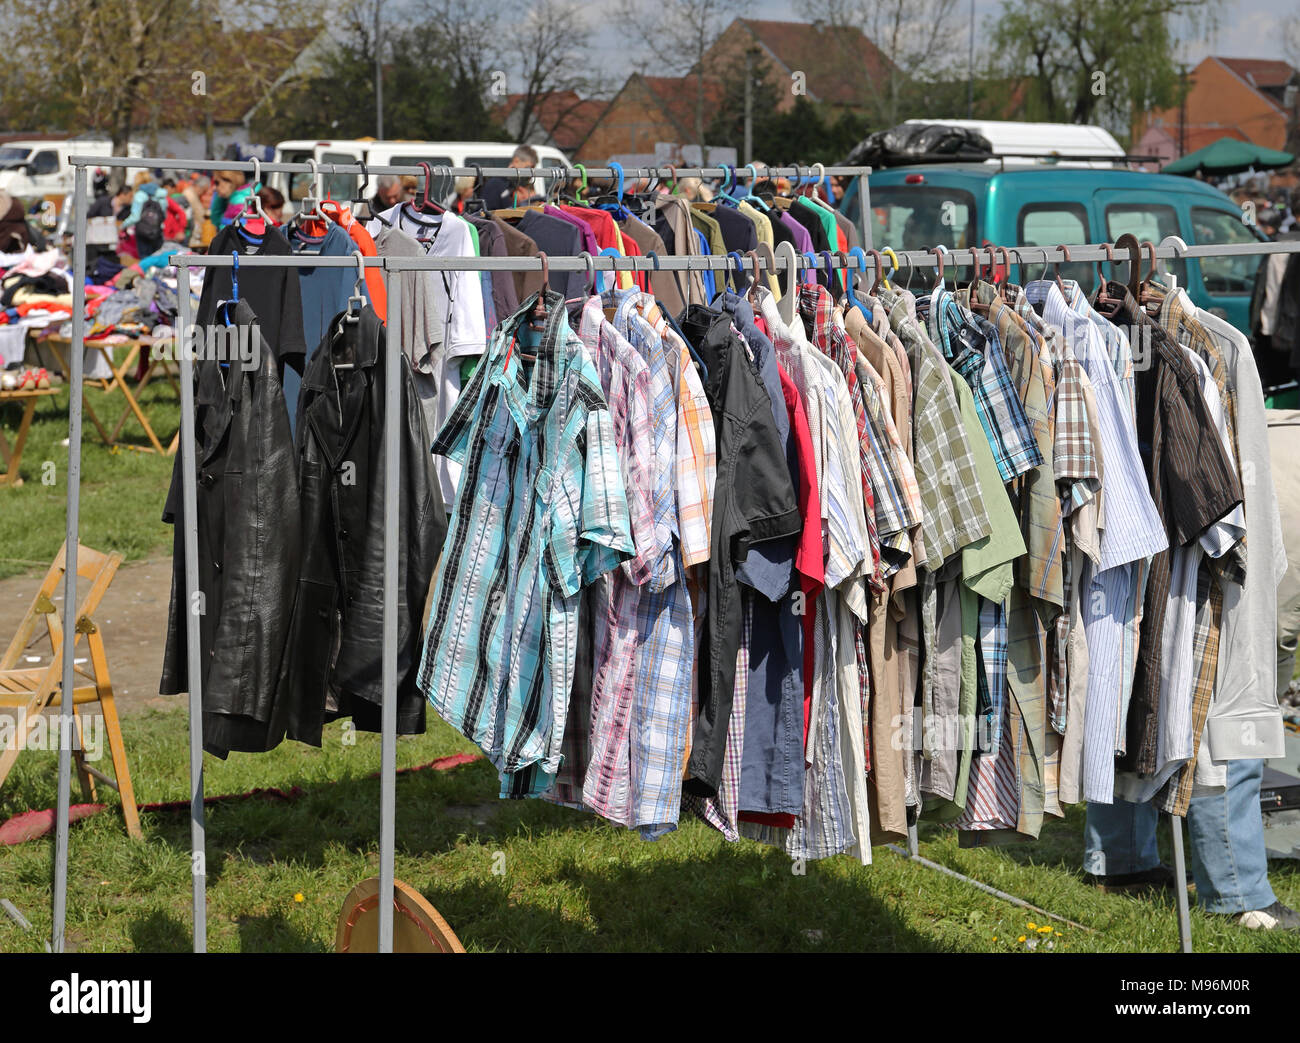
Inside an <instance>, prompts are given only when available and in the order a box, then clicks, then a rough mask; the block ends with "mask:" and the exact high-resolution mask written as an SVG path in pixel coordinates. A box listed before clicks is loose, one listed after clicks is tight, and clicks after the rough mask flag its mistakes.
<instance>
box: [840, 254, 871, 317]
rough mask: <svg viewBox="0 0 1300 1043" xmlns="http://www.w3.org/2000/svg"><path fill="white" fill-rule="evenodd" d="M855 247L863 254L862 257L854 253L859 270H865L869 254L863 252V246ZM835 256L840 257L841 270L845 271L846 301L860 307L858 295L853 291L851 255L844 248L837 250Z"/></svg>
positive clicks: (850, 304) (850, 305)
mask: <svg viewBox="0 0 1300 1043" xmlns="http://www.w3.org/2000/svg"><path fill="white" fill-rule="evenodd" d="M854 249H855V250H858V251H859V253H860V254H861V257H860V258H859V256H858V254H854V255H853V256H854V259H855V260H857V261H858V265H859V270H860V271H863V272H865V271H866V269H867V255H866V254H865V253H861V247H856V246H855V247H854ZM835 256H836V257H838V258H839V261H840V270H841V271H842V272H843V273H844V298H843V299H844V302H845V303H846V304H847V305H848V306H849V307H850V308H856V307H858V296H857V294H856V293H854V292H853V271H854V269H853V263H852V261H850V260H849V255H848V254H846V253H845V252H844V251H843V250H836V251H835Z"/></svg>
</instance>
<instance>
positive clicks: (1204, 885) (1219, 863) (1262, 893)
mask: <svg viewBox="0 0 1300 1043" xmlns="http://www.w3.org/2000/svg"><path fill="white" fill-rule="evenodd" d="M1263 777H1264V762H1263V761H1259V760H1251V761H1229V762H1228V785H1227V789H1226V790H1225V791H1224V792H1223V793H1221V794H1216V795H1215V796H1210V797H1193V798H1192V801H1191V803H1190V805H1189V806H1188V809H1187V831H1188V833H1189V834H1190V835H1191V860H1192V874H1193V875H1194V877H1195V879H1196V901H1197V902H1198V903H1199V904H1200V905H1201V906H1202V907H1204V908H1205V909H1206V910H1208V911H1209V912H1212V913H1244V912H1248V911H1250V910H1252V909H1266V908H1268V907H1269V906H1270V905H1272V904H1273V903H1274V902H1275V901H1277V898H1276V897H1275V896H1274V894H1273V888H1272V887H1270V886H1269V883H1268V856H1267V854H1266V852H1265V849H1264V816H1263V813H1262V812H1261V811H1260V807H1259V786H1260V780H1261V779H1262V778H1263Z"/></svg>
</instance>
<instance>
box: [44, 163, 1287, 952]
mask: <svg viewBox="0 0 1300 1043" xmlns="http://www.w3.org/2000/svg"><path fill="white" fill-rule="evenodd" d="M174 162H175V161H172V160H168V159H152V158H141V159H131V158H126V157H117V156H113V157H98V156H89V157H87V156H74V157H72V163H73V165H74V167H76V168H77V169H76V175H75V176H76V182H75V185H76V188H75V190H74V196H73V205H74V229H75V234H74V242H73V271H74V281H75V285H74V287H73V294H74V302H75V303H74V312H73V316H72V345H71V356H72V362H71V365H70V370H71V373H70V374H69V376H70V378H71V383H72V387H73V389H77V388H79V386H80V384H81V377H82V371H83V352H84V340H85V309H84V303H85V246H86V243H85V228H86V170H85V168H86V167H87V166H92V165H93V166H109V167H143V166H162V167H167V166H168V165H169V164H171V163H174ZM179 165H180V166H182V167H188V168H190V169H223V168H232V167H233V168H236V169H243V170H250V171H251V170H256V169H258V167H259V164H253V163H227V162H221V161H186V162H183V163H181V164H179ZM260 166H264V168H265V169H267V170H284V171H293V172H298V171H306V172H311V171H312V170H313V168H312V167H311V166H309V165H307V164H264V165H260ZM316 169H317V170H322V169H324V168H323V167H322V166H320V165H317V167H316ZM443 169H444V170H445V169H447V168H443ZM454 169H455V170H456V171H457V176H468V175H469V174H478V173H485V172H484V171H471V170H465V169H462V168H454ZM669 169H670V168H633V169H632V170H630V171H629V170H624V171H623V173H624V175H625V176H627V175H629V174H631V176H634V177H635V176H652V175H657V174H662V173H663V172H665V171H666V170H669ZM786 169H787V168H776V169H772V170H766V169H765V170H764V171H763V174H768V173H771V174H776V175H781V176H784V175H785V171H786ZM791 169H792V171H793V173H792V174H791V175H790V176H809V175H810V174H812V173H815V172H817V171H813V170H811V169H807V170H800V168H791ZM868 170H869V168H861V167H857V168H843V167H826V168H821V169H820V172H821V173H826V174H835V175H841V174H845V175H858V174H863V173H866V172H868ZM336 171H337V172H342V171H355V172H358V173H363V172H364V171H363V170H362V168H361V167H360V166H357V167H346V166H343V167H336V168H335V167H332V168H330V172H336ZM389 171H391V172H395V173H412V172H415V173H421V172H422V170H421V169H420V168H405V167H396V168H383V167H377V168H370V172H373V173H380V172H389ZM643 171H644V172H645V173H643ZM593 172H594V173H595V174H596V176H614V175H615V174H616V172H615V171H613V170H611V169H610V168H596V169H595V170H594V171H591V170H589V171H588V173H589V175H590V174H591V173H593ZM493 173H495V171H493ZM558 173H564V174H566V175H568V174H573V173H576V171H567V170H565V169H564V168H550V169H549V170H541V171H529V172H525V171H521V170H512V169H507V168H503V175H502V176H506V177H514V176H519V177H524V176H538V177H546V176H556V175H557V174H558ZM676 173H677V174H678V176H688V175H694V176H708V177H720V176H723V175H725V174H726V173H728V171H727V170H724V169H722V168H690V169H683V170H678V171H676ZM760 176H762V175H760ZM863 214H864V228H865V230H866V231H867V233H868V236H869V232H870V223H869V220H867V219H868V218H869V213H868V211H867V207H866V205H865V203H864V205H863ZM868 242H869V240H868ZM1030 250H1037V251H1038V252H1039V253H1040V254H1041V255H1042V256H1041V260H1042V262H1043V263H1044V264H1046V263H1050V262H1054V261H1064V260H1067V258H1066V257H1065V256H1064V255H1063V253H1062V252H1061V251H1060V250H1058V249H1044V248H1038V247H1025V248H1011V250H1010V252H1011V253H1012V254H1013V255H1015V256H1016V258H1017V260H1018V261H1020V262H1022V263H1024V262H1025V261H1026V260H1029V259H1028V258H1025V257H1024V252H1027V251H1030ZM947 252H948V253H949V254H950V256H952V257H954V258H955V257H956V256H958V255H959V254H958V253H956V252H952V251H947ZM965 252H966V251H961V252H960V253H965ZM1294 252H1300V242H1287V243H1245V244H1232V245H1227V246H1218V247H1196V246H1192V247H1184V246H1182V245H1181V244H1179V245H1178V246H1173V245H1167V244H1162V245H1161V246H1159V247H1157V249H1156V256H1157V257H1158V258H1162V259H1170V258H1181V257H1203V256H1233V255H1239V254H1271V253H1294ZM985 253H987V251H986V250H982V251H980V254H981V255H983V254H985ZM1070 254H1071V256H1070V258H1069V259H1071V260H1080V261H1082V260H1088V261H1099V260H1104V259H1107V256H1108V254H1107V253H1106V251H1105V248H1104V247H1102V246H1079V247H1072V248H1071V251H1070ZM1149 254H1150V251H1147V255H1148V256H1149ZM897 256H898V264H897V266H896V269H902V268H905V267H913V268H917V267H936V265H937V260H936V257H935V251H933V250H931V251H904V252H902V253H900V254H898V255H897ZM812 260H813V261H815V263H810V261H809V258H804V257H800V258H797V259H796V261H795V267H796V268H798V269H800V270H803V269H808V268H813V267H822V266H823V265H825V266H826V267H828V268H849V269H864V265H862V264H861V263H860V262H859V261H858V260H857V259H856V258H852V257H850V258H846V259H845V260H844V261H841V260H840V258H839V257H837V256H836V255H835V254H828V255H823V256H821V257H819V258H813V259H812ZM465 262H470V263H465ZM173 263H174V265H175V266H176V267H177V269H178V271H179V273H180V276H181V286H180V287H179V290H180V292H179V293H178V304H179V307H178V312H179V314H178V321H179V324H180V327H181V329H180V331H178V335H180V336H183V337H187V338H188V335H187V334H186V333H185V331H186V330H187V329H188V328H189V326H190V322H191V315H190V301H189V295H188V281H189V269H190V267H230V266H232V265H233V261H232V259H231V258H230V257H214V256H207V255H203V256H196V255H188V254H180V255H177V256H176V257H175V258H174V259H173ZM355 263H356V261H355V258H347V257H345V258H332V257H311V258H303V257H277V258H263V257H248V258H244V259H242V260H241V261H240V264H241V265H243V266H247V267H307V266H311V267H336V266H337V267H350V266H353V265H354V264H355ZM364 263H365V264H366V265H367V266H368V267H379V268H382V269H383V270H384V271H385V273H386V275H388V274H392V273H395V272H396V273H400V272H404V271H412V270H443V271H447V270H480V271H481V270H487V271H494V270H506V271H534V270H540V267H541V262H540V261H534V260H533V259H521V258H505V259H503V258H474V259H468V258H367V259H365V262H364ZM945 263H946V262H945ZM733 264H734V265H735V267H737V268H739V269H746V268H747V269H750V270H767V268H768V265H767V263H766V262H765V261H763V260H761V259H760V260H758V261H757V263H755V261H754V259H752V258H743V259H741V260H740V261H739V263H736V261H735V258H715V257H665V258H648V257H633V258H613V257H555V258H552V259H550V266H551V267H552V268H554V269H555V270H557V271H582V270H588V271H610V270H617V271H651V270H656V269H663V270H669V271H681V270H698V269H704V268H709V269H715V270H723V269H729V268H731V267H732V266H733ZM785 267H786V264H785V262H784V259H781V258H778V259H777V262H776V264H775V265H774V266H773V270H779V269H783V268H785ZM896 269H891V270H896ZM388 283H389V294H390V295H393V294H396V295H397V296H396V297H395V298H394V299H395V300H396V301H397V302H398V304H399V306H400V292H401V291H400V280H394V279H389V280H388ZM399 311H400V309H399V308H394V309H393V313H394V317H395V318H396V324H393V318H390V330H397V331H398V335H397V336H394V337H391V342H393V343H399V339H398V338H399V337H400V314H399ZM192 363H193V360H192V356H191V353H190V346H189V344H188V340H187V339H183V340H182V344H181V351H180V365H181V384H182V389H181V395H182V410H181V413H182V415H181V424H182V432H181V435H182V447H181V448H182V455H181V464H182V475H183V477H184V478H185V482H184V486H185V488H184V490H183V496H184V509H185V518H184V519H182V524H183V525H184V526H185V531H184V534H183V535H184V544H185V555H186V570H185V571H186V595H187V599H189V598H193V597H194V595H196V594H199V593H201V592H200V591H198V566H197V562H198V545H197V518H196V512H195V502H194V501H195V485H194V480H195V471H196V463H195V458H194V437H193V434H194V432H193V422H194V417H193V386H192V379H193V368H192ZM388 369H389V370H391V372H389V373H387V374H386V377H387V380H386V384H385V402H386V407H387V416H386V427H385V476H386V481H389V482H390V486H389V488H390V490H391V489H392V488H395V487H396V484H397V480H398V479H397V477H396V475H397V464H398V457H397V453H396V451H394V443H395V436H396V433H397V429H396V426H395V419H394V417H395V412H396V409H397V408H399V407H398V402H397V393H398V386H397V382H396V379H395V376H396V373H397V367H391V366H390V367H388ZM81 400H82V396H81V395H80V394H77V393H75V390H74V393H73V394H72V395H71V396H70V404H69V449H68V495H67V499H68V514H67V534H68V555H69V557H68V569H67V573H66V576H65V587H64V590H65V593H64V597H65V603H66V604H67V605H70V606H73V611H74V612H75V606H76V603H77V602H76V595H77V573H76V567H75V561H76V547H77V538H78V535H79V532H80V478H81V474H80V463H81V459H80V457H81ZM388 500H392V504H393V505H392V506H390V504H389V503H388V502H387V501H388ZM395 504H396V498H395V497H386V504H385V519H384V521H385V540H386V548H385V549H386V556H385V575H384V585H385V607H384V613H385V616H384V664H383V667H384V672H383V705H384V712H383V726H382V727H383V739H382V753H381V757H382V764H383V771H382V775H383V780H382V782H381V829H380V834H381V836H380V842H381V851H380V866H381V872H380V881H381V894H380V898H381V924H380V940H381V948H386V949H387V950H389V951H391V947H392V893H393V892H392V879H393V874H392V870H393V855H394V847H395V843H394V842H395V835H394V829H393V812H394V804H395V786H394V781H395V780H394V776H395V772H394V767H395V760H396V758H395V753H396V729H395V722H396V714H395V707H396V691H395V662H396V647H395V645H396V640H395V638H396V628H395V611H396V610H395V607H393V605H394V602H395V595H396V573H395V565H396V557H395V556H394V555H392V554H391V548H392V547H393V546H394V544H395V543H396V540H397V536H398V533H397V514H396V509H395ZM390 559H391V560H390ZM188 604H189V607H190V612H189V614H188V616H187V621H186V623H187V625H186V630H187V637H188V644H189V647H188V653H189V662H188V666H189V681H190V711H191V712H190V728H191V731H190V757H191V774H190V779H191V842H192V845H193V862H192V868H193V870H194V903H193V904H194V917H195V923H194V940H195V946H194V947H195V950H196V951H203V950H204V948H205V947H206V901H205V890H204V888H205V883H206V871H205V870H206V867H205V865H204V861H205V853H204V830H203V822H204V820H203V772H202V687H201V682H200V677H201V662H200V657H199V653H200V643H199V634H198V630H199V626H198V622H199V621H198V614H197V610H198V609H199V608H201V600H200V601H198V602H188ZM74 634H75V627H65V633H64V648H65V652H64V657H65V658H64V664H63V666H64V695H63V698H62V709H63V711H64V716H65V726H66V725H67V724H69V723H70V722H68V721H66V716H67V714H68V711H70V709H71V707H70V705H69V700H68V698H67V692H68V691H70V690H71V688H72V685H73V679H72V678H71V677H70V676H69V675H70V673H71V671H72V666H73V659H72V653H73V648H72V641H73V640H74ZM74 741H75V739H74ZM70 768H71V749H70V747H69V746H68V745H67V744H62V743H61V744H60V756H59V772H60V778H59V784H60V808H59V821H58V823H57V827H56V842H55V872H54V895H53V900H54V901H53V904H54V938H53V942H54V946H52V947H61V945H62V934H63V926H64V920H65V916H66V900H67V861H68V844H67V837H68V821H67V803H68V800H69V792H68V790H67V788H66V787H69V786H70ZM910 839H911V843H912V844H913V845H914V844H915V832H914V831H912V837H911V838H910ZM1179 841H1181V837H1179V838H1178V841H1176V844H1177V846H1178V847H1179V848H1181V843H1179ZM973 882H974V881H973ZM1182 905H1183V908H1182V910H1180V927H1183V926H1184V925H1185V924H1186V910H1185V905H1186V902H1185V896H1184V901H1183V903H1182ZM1184 937H1185V938H1190V930H1189V929H1188V930H1186V931H1185V932H1184Z"/></svg>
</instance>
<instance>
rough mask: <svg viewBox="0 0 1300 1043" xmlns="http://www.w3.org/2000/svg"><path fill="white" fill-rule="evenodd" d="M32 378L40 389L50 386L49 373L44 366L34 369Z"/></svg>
mask: <svg viewBox="0 0 1300 1043" xmlns="http://www.w3.org/2000/svg"><path fill="white" fill-rule="evenodd" d="M32 379H33V380H35V381H36V386H37V387H38V388H40V389H41V390H42V391H44V390H45V389H46V388H48V387H49V386H50V374H49V372H48V371H47V370H45V369H44V368H42V369H38V370H35V371H34V372H33V373H32Z"/></svg>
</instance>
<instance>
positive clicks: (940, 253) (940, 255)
mask: <svg viewBox="0 0 1300 1043" xmlns="http://www.w3.org/2000/svg"><path fill="white" fill-rule="evenodd" d="M926 252H927V253H932V254H934V256H935V259H936V260H938V262H939V268H938V274H937V275H936V277H935V280H934V285H933V286H931V287H930V292H931V293H938V292H939V291H940V290H942V289H943V288H944V282H943V259H944V257H945V256H946V255H947V253H948V248H947V247H946V246H932V247H930V249H929V250H928V251H926Z"/></svg>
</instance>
